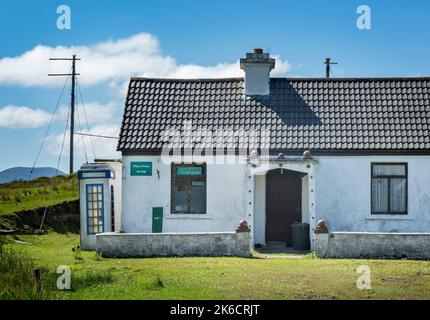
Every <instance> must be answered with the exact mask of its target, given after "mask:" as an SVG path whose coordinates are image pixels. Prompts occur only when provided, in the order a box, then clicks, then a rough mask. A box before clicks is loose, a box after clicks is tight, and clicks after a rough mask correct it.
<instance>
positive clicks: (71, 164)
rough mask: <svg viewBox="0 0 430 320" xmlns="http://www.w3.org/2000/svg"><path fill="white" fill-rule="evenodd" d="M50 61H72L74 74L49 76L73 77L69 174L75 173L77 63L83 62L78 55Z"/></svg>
mask: <svg viewBox="0 0 430 320" xmlns="http://www.w3.org/2000/svg"><path fill="white" fill-rule="evenodd" d="M49 60H57V61H58V60H60V61H72V73H56V74H49V76H67V77H69V76H71V77H72V90H71V98H70V153H69V155H70V164H69V173H70V174H72V173H73V149H74V148H73V142H74V139H73V138H74V134H75V84H76V76H78V75H79V73H76V61H78V60H81V59H79V58H76V55H73V56H72V58H51V59H49Z"/></svg>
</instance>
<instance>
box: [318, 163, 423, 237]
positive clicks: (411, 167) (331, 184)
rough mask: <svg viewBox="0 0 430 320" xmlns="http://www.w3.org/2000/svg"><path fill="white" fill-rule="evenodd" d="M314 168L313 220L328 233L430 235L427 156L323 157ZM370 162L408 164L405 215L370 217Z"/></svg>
mask: <svg viewBox="0 0 430 320" xmlns="http://www.w3.org/2000/svg"><path fill="white" fill-rule="evenodd" d="M317 160H318V162H319V163H318V165H317V166H316V169H315V180H316V186H315V189H316V190H315V193H316V219H315V220H316V221H317V220H318V219H325V220H327V222H328V225H329V227H330V228H331V231H369V232H377V231H379V232H430V157H429V156H355V157H352V156H348V157H339V156H324V157H317ZM372 162H407V163H408V212H409V214H408V215H407V216H401V215H398V216H371V205H370V182H371V180H370V179H371V176H370V175H371V171H370V170H371V168H370V167H371V163H372Z"/></svg>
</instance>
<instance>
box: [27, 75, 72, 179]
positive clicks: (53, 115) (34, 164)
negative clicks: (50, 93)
mask: <svg viewBox="0 0 430 320" xmlns="http://www.w3.org/2000/svg"><path fill="white" fill-rule="evenodd" d="M70 70H71V69H70ZM69 78H70V76H68V77H67V78H66V81H65V82H64V86H63V89H62V90H61V94H60V97H59V98H58V101H57V104H56V105H55V110H54V113H53V114H52V118H51V121H49V125H48V128H47V129H46V132H45V136H44V137H43V140H42V143H41V144H40V147H39V150H38V151H37V155H36V159H35V160H34V163H33V166H32V167H31V170H30V173H29V175H28V180H30V178H31V175H32V174H33V171H34V168H35V167H36V164H37V161H38V160H39V156H40V153H41V152H42V149H43V145H44V144H45V141H46V138H47V136H48V133H49V130H51V126H52V123H53V122H54V119H55V115H56V114H57V110H58V107H59V105H60V102H61V98H62V97H63V94H64V90H65V89H66V86H67V83H68V82H69Z"/></svg>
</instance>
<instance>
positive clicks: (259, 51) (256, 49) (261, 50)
mask: <svg viewBox="0 0 430 320" xmlns="http://www.w3.org/2000/svg"><path fill="white" fill-rule="evenodd" d="M254 53H255V54H263V49H261V48H255V49H254Z"/></svg>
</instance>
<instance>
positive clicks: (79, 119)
mask: <svg viewBox="0 0 430 320" xmlns="http://www.w3.org/2000/svg"><path fill="white" fill-rule="evenodd" d="M76 115H77V116H78V125H79V130H80V131H82V126H81V118H80V116H79V107H78V108H76ZM81 137H82V146H83V147H84V153H85V160H86V161H87V163H88V154H87V148H86V147H85V141H84V136H83V135H81Z"/></svg>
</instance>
